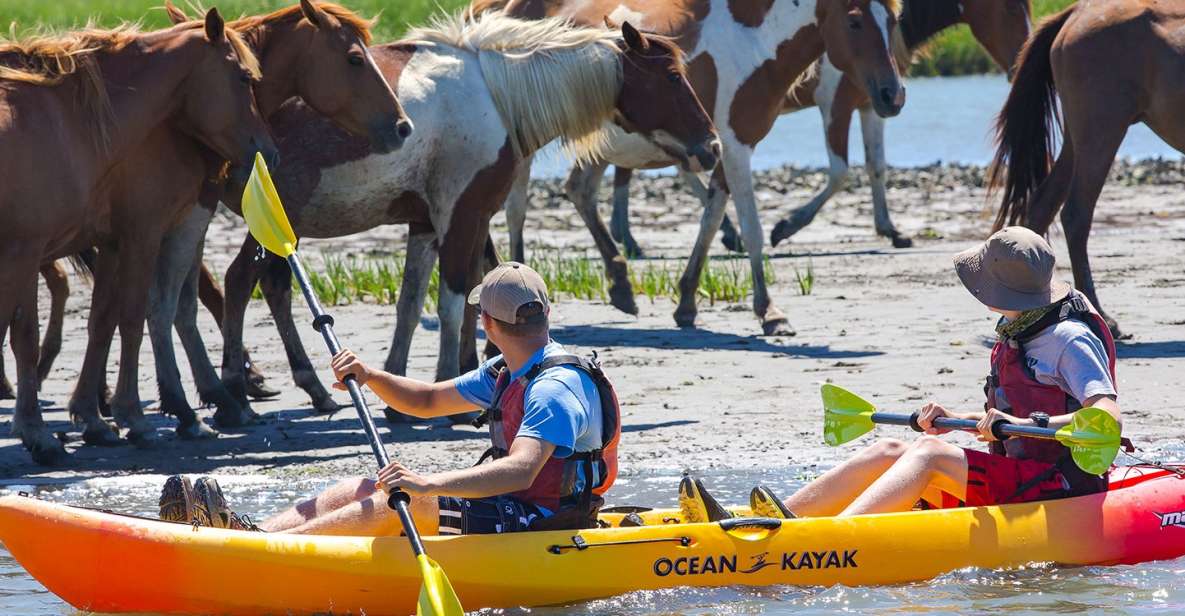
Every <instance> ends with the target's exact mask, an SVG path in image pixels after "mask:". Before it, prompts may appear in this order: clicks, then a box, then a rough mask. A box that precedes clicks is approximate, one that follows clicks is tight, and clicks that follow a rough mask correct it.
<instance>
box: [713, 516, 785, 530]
mask: <svg viewBox="0 0 1185 616" xmlns="http://www.w3.org/2000/svg"><path fill="white" fill-rule="evenodd" d="M718 524H720V528H722V529H724V530H725V531H731V530H736V529H738V528H761V529H764V530H777V529H779V528H781V527H782V520H779V519H777V518H729V519H727V520H720V522H718Z"/></svg>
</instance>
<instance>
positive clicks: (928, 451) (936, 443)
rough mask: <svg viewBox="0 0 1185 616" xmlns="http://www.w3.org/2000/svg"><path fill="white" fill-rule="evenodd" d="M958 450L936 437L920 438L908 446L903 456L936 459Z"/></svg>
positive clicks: (955, 446)
mask: <svg viewBox="0 0 1185 616" xmlns="http://www.w3.org/2000/svg"><path fill="white" fill-rule="evenodd" d="M957 450H958V446H957V445H952V444H951V443H948V442H946V441H944V440H942V439H940V438H938V437H937V436H930V435H926V436H921V437H918V439H917V440H916V441H914V442H913V443H911V444H910V445H909V448H908V449H907V451H906V452H905V454H903V455H909V456H917V457H921V458H925V459H936V458H942V457H949V456H951V455H952V454H954V453H955V452H956V451H957Z"/></svg>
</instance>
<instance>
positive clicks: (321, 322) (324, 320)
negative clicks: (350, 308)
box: [313, 314, 333, 332]
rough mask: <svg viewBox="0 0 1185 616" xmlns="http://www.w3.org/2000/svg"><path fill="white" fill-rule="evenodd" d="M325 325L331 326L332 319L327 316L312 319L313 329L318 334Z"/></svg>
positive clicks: (322, 315)
mask: <svg viewBox="0 0 1185 616" xmlns="http://www.w3.org/2000/svg"><path fill="white" fill-rule="evenodd" d="M326 325H329V326H333V317H332V316H330V315H328V314H320V315H317V317H316V318H314V319H313V329H315V330H317V331H318V332H319V331H321V328H322V327H325V326H326Z"/></svg>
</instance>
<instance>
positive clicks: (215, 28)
mask: <svg viewBox="0 0 1185 616" xmlns="http://www.w3.org/2000/svg"><path fill="white" fill-rule="evenodd" d="M206 38H207V39H209V40H210V42H211V43H221V42H222V41H223V39H224V38H226V22H225V21H223V20H222V15H220V14H218V9H217V7H215V8H212V9H210V10H209V11H208V12H207V13H206Z"/></svg>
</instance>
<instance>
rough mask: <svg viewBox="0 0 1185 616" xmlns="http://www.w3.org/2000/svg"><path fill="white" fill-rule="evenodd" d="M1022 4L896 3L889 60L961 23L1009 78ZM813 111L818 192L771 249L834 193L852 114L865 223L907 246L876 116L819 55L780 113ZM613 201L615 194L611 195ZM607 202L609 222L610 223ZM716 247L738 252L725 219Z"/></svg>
mask: <svg viewBox="0 0 1185 616" xmlns="http://www.w3.org/2000/svg"><path fill="white" fill-rule="evenodd" d="M1031 10H1032V9H1031V6H1030V0H903V3H902V8H901V17H900V19H899V20H898V27H897V36H895V37H894V40H893V43H894V50H893V51H894V53H895V55H896V56H897V61H898V63H899V65H900V66H902V67H906V66H909V64H910V62H911V61H912V59H913V57H914V56H915V55H916V54H917V53H918V51H919V50H920V49H921V48H923V47H924V46H925V44H926V42H927V41H929V40H930V39H931V38H932V37H934V36H935V35H937V34H938V33H939V32H942V31H943V30H945V29H947V28H950V27H952V26H955V25H958V24H966V25H967V26H968V28H969V29H970V30H971V34H972V35H973V36H974V37H975V39H976V40H977V41H979V44H980V45H983V47H984V49H985V50H987V52H988V55H989V56H990V57H991V58H992V60H993V61H995V63H996V65H997V66H999V67H1000V68H1001V69H1002V70H1004V71H1006V72H1007V73H1008V74H1009V75H1011V74H1012V67H1013V63H1014V62H1016V56H1017V54H1018V53H1020V48H1021V46H1022V45H1024V43H1025V40H1026V39H1027V38H1028V37H1029V27H1030V13H1031ZM812 105H817V106H818V107H819V113H820V115H822V116H823V143H824V144H825V145H826V147H827V160H828V163H829V165H828V174H827V185H826V186H824V187H823V188H822V189H821V190H820V191H819V192H818V193H817V194H815V196H814V197H812V198H811V200H810V201H809V202H807V204H806V205H804V206H802V207H800V208H798V209H796V210H794V211H793V212H791V213H790V215H789V216H788V217H786V218H784V219H782V220H780V221H778V222H777V224H775V225H774V228H773V230H772V231H770V234H769V242H770V245H771V246H777V245H778V243H779V242H781V241H782V240H785V239H786V238H789V237H790V236H792V235H794V234H795V233H797V232H798V231H800V230H802V228H803V227H805V226H807V225H809V224H810V223H811V221H812V220H814V218H815V215H817V214H818V213H819V210H821V209H822V208H823V206H824V205H826V204H827V201H828V200H829V199H831V196H832V195H834V194H835V193H836V192H838V191H839V190H841V189H842V188H843V186H844V183H845V182H846V180H847V176H848V134H849V131H848V129H849V128H850V127H851V124H852V112H853V111H855V110H859V112H860V131H861V134H862V137H863V141H864V165H865V167H866V169H867V170H868V179H869V185H870V188H871V189H872V212H873V223H874V226H875V229H876V233H877V235H879V236H881V237H886V238H889V240H890V241H892V243H893V246H894V247H897V248H906V247H909V246H911V245H913V240H911V239H910V238H909V236H907V235H903V234H901V233H900V232H899V231H897V228H896V227H895V226H894V225H893V221H892V220H891V219H890V218H889V204H888V201H887V200H886V198H885V180H886V174H887V172H888V166H887V164H886V162H885V119H884V118H883V117H881V116H880V115H878V114H877V113H876V112H875V111H874V110H873V109H872V105H871V104H870V103H869V101H868V97H867V95H865V93H864V91H863V89H862V88H861V87H860V86H859V85H857V84H855V83H852V81H851V80H850V79H847V78H845V77H844V75H843V73H842V71H840V70H839V69H838V68H836V67H835V65H834V64H832V63H831V62H830V60H829V59H828V58H827V56H826V55H824V56H823V58H822V59H821V60H820V61H819V71H818V73H817V74H816V75H815V77H814V78H812V79H809V80H806V81H804V82H802V83H800V84H798V86H797V87H795V88H794V89H793V90H791V91H790V92H788V93H787V94H786V101H785V104H784V106H783V108H782V111H783V113H791V112H794V111H798V110H800V109H804V108H806V107H809V106H812ZM614 195H617V191H616V190H615V192H614ZM616 208H617V203H616V201H615V202H614V212H613V213H614V215H615V217H616V216H617V210H616ZM721 236H722V237H721V240H722V241H724V243H725V245H726V246H728V247H729V248H732V249H735V250H740V249H741V246H740V242H739V238H737V237H736V231H735V229H734V228H733V226H732V224H731V223H730V222H729V221H728V218H727V217H726V218H725V219H724V224H723V226H722V228H721Z"/></svg>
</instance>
